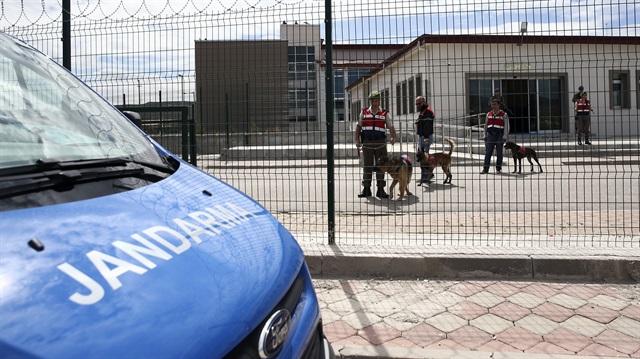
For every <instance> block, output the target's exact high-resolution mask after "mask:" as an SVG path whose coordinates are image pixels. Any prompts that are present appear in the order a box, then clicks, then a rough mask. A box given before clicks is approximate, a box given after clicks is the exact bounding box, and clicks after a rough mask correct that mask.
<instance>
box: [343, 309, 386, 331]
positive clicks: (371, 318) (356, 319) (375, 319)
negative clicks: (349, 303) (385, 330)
mask: <svg viewBox="0 0 640 359" xmlns="http://www.w3.org/2000/svg"><path fill="white" fill-rule="evenodd" d="M342 321H344V322H345V323H347V324H349V326H351V327H352V328H354V329H363V328H366V327H369V326H371V325H373V324H376V323H380V322H382V317H380V316H379V315H377V314H374V313H367V312H364V311H360V312H356V313H351V314H347V315H345V316H343V317H342Z"/></svg>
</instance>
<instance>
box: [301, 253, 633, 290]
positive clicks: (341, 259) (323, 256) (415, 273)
mask: <svg viewBox="0 0 640 359" xmlns="http://www.w3.org/2000/svg"><path fill="white" fill-rule="evenodd" d="M327 247H328V248H325V249H324V250H318V249H317V248H306V249H304V248H303V250H304V252H305V258H306V262H307V266H308V267H309V270H310V272H311V275H312V276H315V277H323V278H336V277H353V278H356V277H364V278H367V277H369V278H448V279H488V278H491V279H496V278H501V279H526V280H531V279H540V280H570V281H588V282H595V281H605V280H606V281H621V282H640V257H638V256H630V255H629V250H628V249H624V248H622V251H621V252H623V251H626V253H621V255H619V256H618V255H611V254H597V253H594V254H593V255H580V256H577V255H576V256H569V255H563V256H558V255H553V254H551V255H544V254H532V255H522V254H509V253H504V252H503V253H498V252H496V253H493V254H470V253H467V254H465V253H464V252H462V253H461V251H460V248H456V249H455V250H456V252H457V253H451V254H446V253H444V254H443V253H437V254H436V253H429V252H428V251H422V252H421V251H419V250H418V251H415V250H416V249H417V248H412V249H413V250H414V251H413V252H412V253H411V254H408V253H406V252H405V253H396V254H393V253H391V252H387V253H372V252H371V251H366V250H364V251H362V252H359V253H355V252H349V251H348V250H347V251H345V249H344V248H340V249H339V250H334V248H330V246H327ZM358 249H359V250H362V247H358ZM560 249H562V248H560ZM564 250H565V251H567V252H568V251H570V250H571V249H568V248H564ZM382 252H384V251H382ZM420 253H422V254H420Z"/></svg>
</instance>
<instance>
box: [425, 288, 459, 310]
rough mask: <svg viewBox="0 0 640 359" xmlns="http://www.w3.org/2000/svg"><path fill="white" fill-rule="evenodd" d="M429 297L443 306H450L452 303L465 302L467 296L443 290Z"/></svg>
mask: <svg viewBox="0 0 640 359" xmlns="http://www.w3.org/2000/svg"><path fill="white" fill-rule="evenodd" d="M427 299H428V300H430V301H431V302H433V303H437V304H438V305H441V306H443V307H450V306H452V305H456V304H458V303H460V302H463V301H464V300H465V297H463V296H460V295H458V294H456V293H451V292H442V293H439V294H438V295H435V296H429V297H427Z"/></svg>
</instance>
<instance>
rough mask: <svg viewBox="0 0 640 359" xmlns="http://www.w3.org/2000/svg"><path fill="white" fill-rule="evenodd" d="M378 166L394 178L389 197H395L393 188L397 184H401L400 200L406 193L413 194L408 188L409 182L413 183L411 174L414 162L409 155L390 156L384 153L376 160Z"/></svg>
mask: <svg viewBox="0 0 640 359" xmlns="http://www.w3.org/2000/svg"><path fill="white" fill-rule="evenodd" d="M376 167H378V168H379V169H380V170H381V171H384V172H387V173H388V174H389V175H390V176H391V178H393V182H391V187H390V188H389V198H393V190H394V188H395V187H396V185H397V184H400V189H399V190H400V192H399V193H398V196H399V198H398V200H402V199H403V198H404V195H405V193H406V194H407V195H411V192H409V189H408V188H407V186H409V183H411V175H412V174H413V164H412V163H411V159H410V158H409V156H407V155H403V156H395V157H389V156H386V155H382V156H380V158H378V159H377V160H376Z"/></svg>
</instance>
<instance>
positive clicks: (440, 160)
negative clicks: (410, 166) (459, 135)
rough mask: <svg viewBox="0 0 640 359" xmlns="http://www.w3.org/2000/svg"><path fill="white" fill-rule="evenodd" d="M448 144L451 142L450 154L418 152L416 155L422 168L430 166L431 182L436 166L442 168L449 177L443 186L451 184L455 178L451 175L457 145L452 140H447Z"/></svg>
mask: <svg viewBox="0 0 640 359" xmlns="http://www.w3.org/2000/svg"><path fill="white" fill-rule="evenodd" d="M447 142H449V146H451V147H449V153H444V152H441V153H434V154H428V153H424V152H422V151H418V153H416V160H417V161H418V162H419V163H420V166H421V167H427V166H429V173H430V175H429V180H431V179H432V178H433V177H434V174H433V170H434V169H435V168H436V166H440V167H442V170H443V171H444V173H445V174H446V175H447V176H446V177H445V179H444V182H443V184H447V183H451V179H452V178H453V176H452V175H451V154H452V153H453V149H454V148H456V143H455V142H453V140H452V139H450V138H447Z"/></svg>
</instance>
